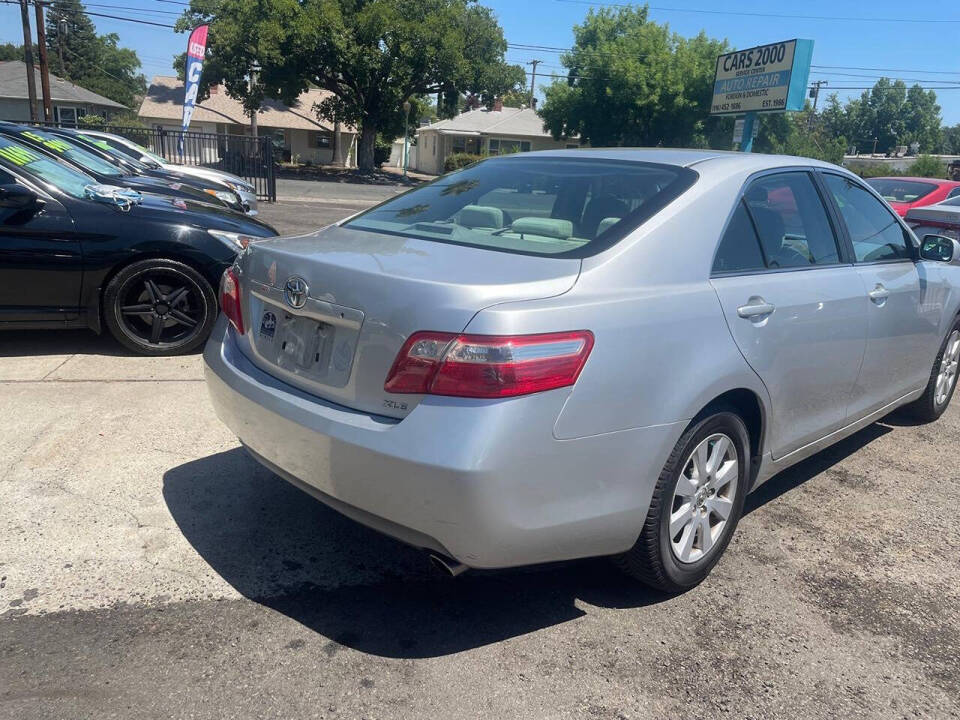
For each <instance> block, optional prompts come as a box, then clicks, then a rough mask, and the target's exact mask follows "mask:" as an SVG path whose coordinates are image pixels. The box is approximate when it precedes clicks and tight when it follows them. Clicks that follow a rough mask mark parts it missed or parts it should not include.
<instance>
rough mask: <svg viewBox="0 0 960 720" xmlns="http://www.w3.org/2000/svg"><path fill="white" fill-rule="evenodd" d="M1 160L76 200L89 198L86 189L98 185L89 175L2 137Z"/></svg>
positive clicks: (0, 143)
mask: <svg viewBox="0 0 960 720" xmlns="http://www.w3.org/2000/svg"><path fill="white" fill-rule="evenodd" d="M0 158H3V160H5V161H7V162H9V163H11V164H12V165H15V166H17V167H18V168H22V169H23V170H25V171H26V172H27V173H29V174H30V175H32V176H34V177H35V178H37V179H38V180H40V181H42V182H44V183H46V184H47V185H52V186H54V187H55V188H58V189H59V190H62V191H63V192H65V193H67V194H68V195H72V196H73V197H75V198H85V197H88V195H87V192H86V187H87V186H88V185H96V184H97V181H96V180H94V179H93V178H92V177H90V176H89V175H84V174H83V173H82V172H79V171H77V170H74V169H73V168H71V167H67V166H66V165H64V164H63V163H59V162H57V161H56V160H53V159H51V158H48V157H47V156H46V155H41V154H40V153H38V152H37V151H36V150H34V149H33V148H28V147H25V146H24V145H21V144H20V143H17V142H13V141H12V140H10V139H9V138H7V137H0Z"/></svg>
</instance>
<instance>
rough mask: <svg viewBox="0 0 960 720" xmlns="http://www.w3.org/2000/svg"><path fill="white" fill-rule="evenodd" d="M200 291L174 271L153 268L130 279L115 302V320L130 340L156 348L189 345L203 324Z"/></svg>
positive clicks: (202, 303) (187, 279)
mask: <svg viewBox="0 0 960 720" xmlns="http://www.w3.org/2000/svg"><path fill="white" fill-rule="evenodd" d="M206 312H207V308H206V303H205V302H204V298H203V291H202V290H201V289H200V287H199V286H198V285H197V283H196V282H195V281H194V280H193V279H192V278H190V277H188V276H187V275H185V274H183V273H181V272H179V271H178V270H175V269H173V268H152V269H147V270H144V271H143V272H142V273H139V274H138V275H136V276H134V277H132V278H130V280H129V281H128V282H127V283H126V284H125V286H124V288H123V289H122V291H121V293H120V295H119V297H118V301H117V319H118V320H119V322H120V327H121V329H122V330H123V332H124V333H125V334H126V335H128V336H130V337H131V338H132V339H133V340H135V341H137V342H139V343H143V344H146V345H152V346H156V347H172V346H179V345H184V344H186V343H188V342H190V341H191V340H192V339H193V338H194V337H196V335H197V333H199V332H200V331H201V330H202V328H203V325H204V320H205V314H206Z"/></svg>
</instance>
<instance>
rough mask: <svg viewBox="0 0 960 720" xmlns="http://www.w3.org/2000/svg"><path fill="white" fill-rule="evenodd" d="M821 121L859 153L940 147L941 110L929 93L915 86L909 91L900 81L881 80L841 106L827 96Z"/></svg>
mask: <svg viewBox="0 0 960 720" xmlns="http://www.w3.org/2000/svg"><path fill="white" fill-rule="evenodd" d="M823 117H824V121H825V122H826V124H827V126H828V127H829V128H830V130H831V131H832V132H833V133H835V134H836V135H842V136H844V137H846V138H847V139H848V140H849V141H850V143H851V144H852V145H854V146H856V147H857V149H858V150H859V151H860V152H864V151H872V150H873V147H874V140H875V139H876V148H877V150H878V151H879V152H890V151H891V150H893V149H895V148H896V147H897V146H898V145H910V144H911V143H913V142H917V143H919V144H920V149H921V150H924V151H927V152H929V151H931V150H934V149H936V148H937V147H938V146H939V145H940V106H939V105H938V104H937V95H936V93H935V92H933V91H932V90H924V89H923V88H922V87H920V86H919V85H914V86H913V87H911V88H910V89H909V90H908V89H907V86H906V84H904V82H903V81H902V80H896V81H894V82H891V81H890V80H889V79H888V78H880V79H879V80H878V81H877V82H876V83H875V84H874V86H873V88H871V89H870V90H867V91H865V92H864V93H863V94H862V95H861V96H860V97H859V98H856V99H854V100H851V101H850V102H848V103H846V104H845V105H842V104H841V103H840V100H839V98H838V97H837V95H836V94H833V95H831V96H830V98H829V100H828V101H827V107H826V109H825V110H824V113H823Z"/></svg>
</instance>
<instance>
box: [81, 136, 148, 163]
mask: <svg viewBox="0 0 960 720" xmlns="http://www.w3.org/2000/svg"><path fill="white" fill-rule="evenodd" d="M80 137H81V138H83V140H84V141H86V142H88V143H90V144H91V145H96V146H97V147H98V148H100V149H101V150H103V152H105V153H108V154H109V155H110V156H111V157H115V158H116V159H117V160H118V161H119V162H121V163H126V164H127V165H129V166H130V167H132V168H133V169H134V170H137V171H139V172H143V171H144V170H149V169H150V168H149V167H148V166H147V165H146V164H144V163H142V162H140V161H139V160H137V159H136V158H134V157H132V156H130V155H127V154H126V153H122V152H120V151H119V150H117V149H116V148H115V147H113V146H112V145H110V144H109V143H108V142H107V141H106V140H103V139H101V138H98V137H94V136H93V135H87V134H85V133H80Z"/></svg>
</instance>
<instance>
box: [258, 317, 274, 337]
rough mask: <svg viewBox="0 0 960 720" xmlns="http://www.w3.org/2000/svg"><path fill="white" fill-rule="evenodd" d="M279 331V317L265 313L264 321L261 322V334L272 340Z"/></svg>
mask: <svg viewBox="0 0 960 720" xmlns="http://www.w3.org/2000/svg"><path fill="white" fill-rule="evenodd" d="M276 329H277V316H276V315H274V314H273V313H272V312H265V313H264V314H263V319H262V320H261V321H260V334H261V335H263V336H265V337H268V338H272V337H273V333H274V331H275V330H276Z"/></svg>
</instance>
